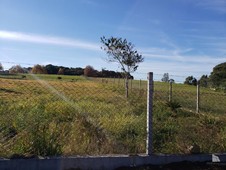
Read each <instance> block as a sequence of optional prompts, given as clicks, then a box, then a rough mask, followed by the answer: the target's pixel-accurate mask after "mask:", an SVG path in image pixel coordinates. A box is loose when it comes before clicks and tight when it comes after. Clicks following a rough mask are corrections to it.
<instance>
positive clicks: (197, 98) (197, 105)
mask: <svg viewBox="0 0 226 170" xmlns="http://www.w3.org/2000/svg"><path fill="white" fill-rule="evenodd" d="M199 104H200V85H199V82H198V83H197V97H196V113H199Z"/></svg>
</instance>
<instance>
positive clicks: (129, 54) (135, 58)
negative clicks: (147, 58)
mask: <svg viewBox="0 0 226 170" xmlns="http://www.w3.org/2000/svg"><path fill="white" fill-rule="evenodd" d="M101 42H102V44H103V46H102V47H101V48H102V49H103V50H104V51H106V53H107V54H108V58H107V61H108V62H116V63H118V64H119V65H120V66H121V69H122V71H123V72H124V73H125V79H126V81H125V82H126V83H125V88H126V97H127V98H128V92H129V76H130V73H132V72H135V71H136V70H137V68H138V64H139V63H141V62H143V61H144V58H143V57H142V55H140V54H139V53H138V52H137V51H136V50H134V45H133V44H132V43H130V42H127V40H126V39H122V38H115V37H110V38H108V39H107V38H105V37H104V36H103V37H101Z"/></svg>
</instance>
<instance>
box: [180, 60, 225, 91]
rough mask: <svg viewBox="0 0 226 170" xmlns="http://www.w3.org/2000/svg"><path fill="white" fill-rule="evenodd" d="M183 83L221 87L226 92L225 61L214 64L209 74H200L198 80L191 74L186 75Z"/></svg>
mask: <svg viewBox="0 0 226 170" xmlns="http://www.w3.org/2000/svg"><path fill="white" fill-rule="evenodd" d="M184 84H189V85H197V84H199V85H200V86H202V87H212V88H215V89H223V90H225V92H226V62H225V63H221V64H218V65H216V66H215V67H214V68H213V71H212V72H211V73H210V75H209V76H208V75H202V77H201V78H200V79H199V80H198V79H196V78H195V77H193V76H188V77H187V78H186V79H185V82H184Z"/></svg>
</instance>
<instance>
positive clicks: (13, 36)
mask: <svg viewBox="0 0 226 170" xmlns="http://www.w3.org/2000/svg"><path fill="white" fill-rule="evenodd" d="M0 39H6V40H12V41H21V42H32V43H39V44H50V45H60V46H70V47H75V48H81V49H86V50H94V51H100V46H99V44H96V43H91V42H86V41H81V40H75V39H68V38H63V37H53V36H44V35H37V34H29V33H21V32H11V31H4V30H0Z"/></svg>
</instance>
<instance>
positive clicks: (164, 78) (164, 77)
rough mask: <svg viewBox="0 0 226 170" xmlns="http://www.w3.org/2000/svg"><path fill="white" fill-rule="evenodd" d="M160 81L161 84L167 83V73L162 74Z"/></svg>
mask: <svg viewBox="0 0 226 170" xmlns="http://www.w3.org/2000/svg"><path fill="white" fill-rule="evenodd" d="M161 80H162V82H169V73H164V74H163V77H162V79H161Z"/></svg>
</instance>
